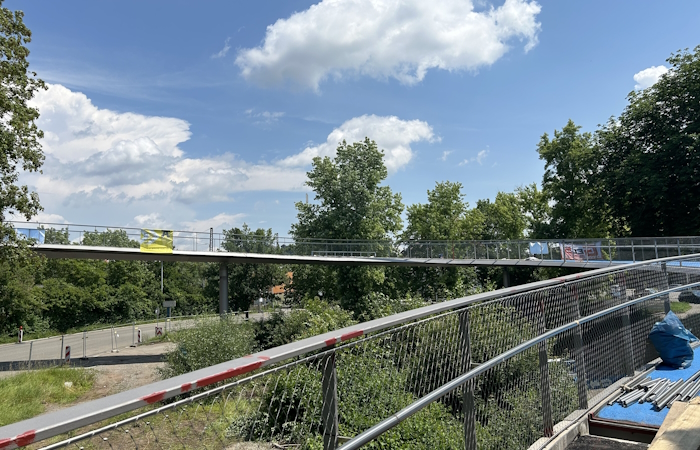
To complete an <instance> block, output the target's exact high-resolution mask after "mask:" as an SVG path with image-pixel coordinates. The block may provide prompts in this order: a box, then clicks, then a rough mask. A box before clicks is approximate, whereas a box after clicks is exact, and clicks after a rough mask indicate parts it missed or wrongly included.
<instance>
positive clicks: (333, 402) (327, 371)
mask: <svg viewBox="0 0 700 450" xmlns="http://www.w3.org/2000/svg"><path fill="white" fill-rule="evenodd" d="M322 364H323V375H322V377H321V384H322V389H323V393H322V395H323V406H322V407H321V420H322V423H323V450H335V449H336V447H338V379H337V375H336V370H335V352H332V353H331V354H330V355H328V356H326V357H325V358H324V359H323V362H322Z"/></svg>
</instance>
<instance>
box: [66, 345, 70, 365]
mask: <svg viewBox="0 0 700 450" xmlns="http://www.w3.org/2000/svg"><path fill="white" fill-rule="evenodd" d="M65 361H66V362H67V363H70V345H66V354H65Z"/></svg>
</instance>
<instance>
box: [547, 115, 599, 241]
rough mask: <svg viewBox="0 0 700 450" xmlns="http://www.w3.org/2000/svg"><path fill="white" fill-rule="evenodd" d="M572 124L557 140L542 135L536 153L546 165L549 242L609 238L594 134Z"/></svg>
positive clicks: (567, 126)
mask: <svg viewBox="0 0 700 450" xmlns="http://www.w3.org/2000/svg"><path fill="white" fill-rule="evenodd" d="M580 129H581V127H580V126H578V125H576V124H574V122H573V121H571V120H569V121H568V122H567V124H566V126H565V127H564V128H562V129H561V131H557V130H554V138H552V139H550V138H549V136H548V135H547V133H545V134H544V135H542V138H541V139H540V142H539V144H538V145H537V152H538V153H539V154H540V159H543V160H544V161H545V166H544V168H545V172H544V176H543V177H542V190H543V191H544V193H545V194H546V195H547V196H548V197H549V198H551V199H552V201H553V202H554V205H553V206H552V221H551V223H550V226H549V233H548V234H550V235H549V236H544V237H548V238H569V239H572V238H595V237H606V236H608V234H609V227H610V225H609V224H610V221H609V214H608V208H607V205H606V204H605V203H604V201H602V200H604V199H602V197H601V195H602V192H601V190H600V185H599V184H598V183H597V182H596V180H597V178H596V172H597V166H598V163H599V162H598V159H597V151H596V146H595V141H594V139H593V135H591V133H580V132H579V130H580Z"/></svg>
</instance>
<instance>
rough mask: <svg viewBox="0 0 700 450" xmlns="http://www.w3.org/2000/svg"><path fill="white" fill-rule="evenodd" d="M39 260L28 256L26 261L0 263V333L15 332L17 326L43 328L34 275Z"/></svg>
mask: <svg viewBox="0 0 700 450" xmlns="http://www.w3.org/2000/svg"><path fill="white" fill-rule="evenodd" d="M40 267H41V260H40V259H38V258H31V259H29V260H27V262H26V263H25V264H11V263H8V262H0V332H1V333H3V334H6V333H17V328H19V326H20V325H21V326H23V327H24V328H25V329H29V330H33V329H36V328H37V327H40V328H43V326H44V325H45V324H43V323H42V321H41V314H42V304H41V301H40V300H39V299H38V298H37V295H36V289H35V288H34V282H35V279H34V275H35V272H36V270H37V269H38V268H40Z"/></svg>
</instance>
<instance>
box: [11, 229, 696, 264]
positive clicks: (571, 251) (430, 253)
mask: <svg viewBox="0 0 700 450" xmlns="http://www.w3.org/2000/svg"><path fill="white" fill-rule="evenodd" d="M11 223H13V225H14V226H15V228H18V229H19V228H26V227H29V228H44V229H50V228H53V229H54V230H59V231H60V230H64V231H65V232H66V233H67V239H68V241H69V242H70V243H73V244H85V243H87V244H89V245H96V246H105V247H115V246H124V245H126V244H125V242H126V241H131V242H132V245H133V243H138V242H139V241H140V238H141V229H140V228H134V227H111V226H104V225H81V224H60V223H48V222H29V223H27V222H11ZM115 231H121V232H122V236H121V237H122V238H124V239H119V237H115V235H114V233H113V232H115ZM109 232H111V233H112V234H110V233H109ZM227 236H228V238H229V243H228V244H226V242H227ZM86 237H87V238H86ZM46 243H47V244H56V243H58V242H55V241H53V240H51V239H48V238H47V240H46ZM173 243H174V246H175V249H177V250H186V251H217V252H222V251H236V252H244V253H274V254H287V255H297V256H314V255H315V256H319V255H321V256H376V257H401V256H403V257H407V258H448V259H487V260H497V259H528V258H530V259H539V260H552V261H568V260H571V261H581V262H589V261H591V262H593V261H599V262H605V261H608V262H610V263H613V262H637V261H647V260H652V259H657V258H665V257H671V256H683V255H689V254H693V253H697V252H700V237H698V236H685V237H648V238H612V239H602V238H601V239H547V240H540V241H537V240H534V239H530V240H503V241H423V240H401V239H396V240H376V241H369V240H357V239H296V238H293V237H283V236H278V235H273V236H272V237H256V236H253V235H234V234H228V235H226V234H224V233H214V232H213V231H206V232H198V231H183V230H174V231H173ZM227 249H228V250H227Z"/></svg>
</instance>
